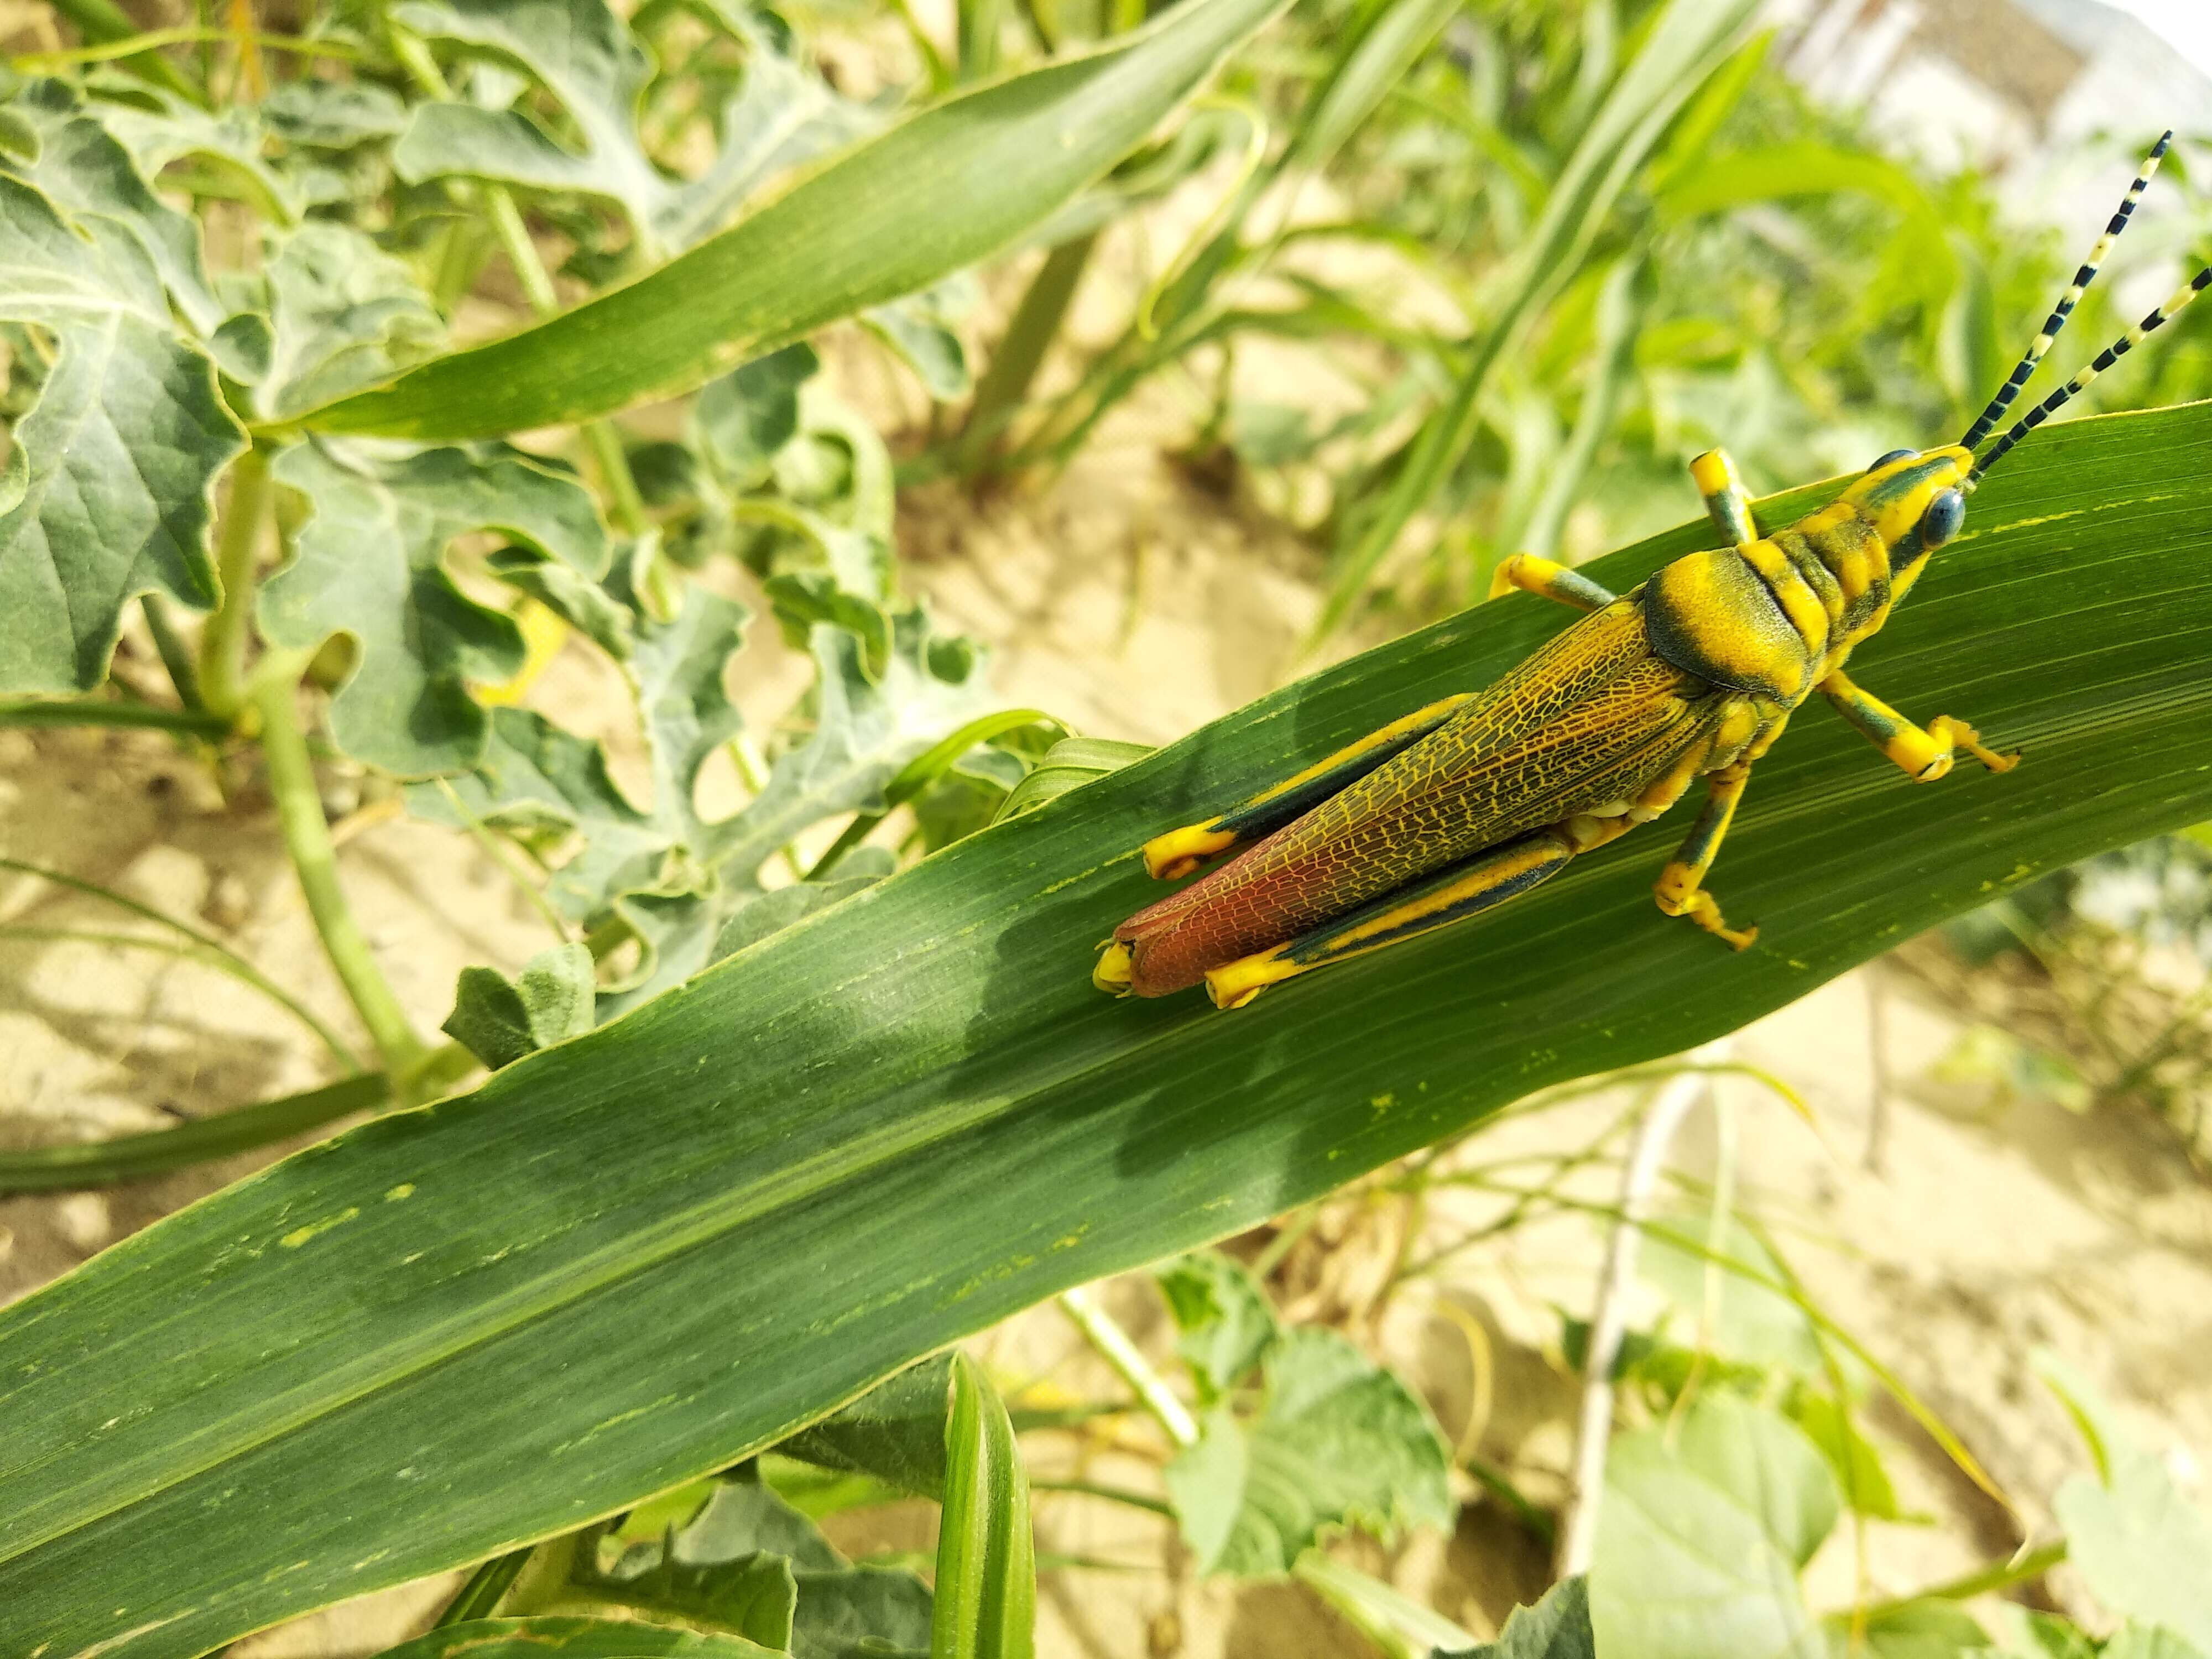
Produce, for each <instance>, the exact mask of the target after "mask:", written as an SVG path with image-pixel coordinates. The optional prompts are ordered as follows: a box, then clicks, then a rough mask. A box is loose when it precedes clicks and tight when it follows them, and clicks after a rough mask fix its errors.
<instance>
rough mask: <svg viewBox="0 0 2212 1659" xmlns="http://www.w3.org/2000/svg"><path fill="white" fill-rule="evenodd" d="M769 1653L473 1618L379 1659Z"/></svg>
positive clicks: (593, 1625)
mask: <svg viewBox="0 0 2212 1659" xmlns="http://www.w3.org/2000/svg"><path fill="white" fill-rule="evenodd" d="M773 1652H774V1650H772V1649H769V1648H764V1647H763V1646H761V1645H760V1644H758V1643H757V1642H748V1641H746V1640H744V1638H740V1637H735V1636H726V1635H709V1634H708V1633H706V1632H701V1631H689V1630H678V1629H676V1628H675V1627H674V1626H668V1625H648V1624H641V1623H640V1622H639V1621H637V1620H632V1619H621V1620H616V1619H577V1618H573V1617H569V1616H568V1615H540V1616H539V1617H537V1618H534V1619H476V1620H469V1621H468V1622H466V1623H465V1624H459V1625H447V1626H444V1627H443V1628H442V1629H439V1630H434V1631H432V1632H430V1633H429V1634H428V1635H427V1636H418V1637H416V1638H415V1639H414V1640H413V1641H411V1642H403V1643H402V1644H400V1645H399V1646H398V1647H396V1648H386V1650H384V1652H383V1653H382V1654H381V1655H380V1659H538V1656H557V1659H770V1656H772V1654H773Z"/></svg>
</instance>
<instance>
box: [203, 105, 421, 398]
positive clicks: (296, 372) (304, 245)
mask: <svg viewBox="0 0 2212 1659" xmlns="http://www.w3.org/2000/svg"><path fill="white" fill-rule="evenodd" d="M295 84H296V83H295ZM262 264H263V270H264V272H265V273H266V275H265V283H266V290H267V291H266V300H267V303H266V306H265V307H264V309H265V310H266V311H267V313H268V323H267V327H268V329H269V331H270V346H269V361H268V367H267V369H266V371H265V372H264V374H262V375H261V376H260V378H259V384H258V386H256V387H255V388H254V393H255V403H254V408H255V412H256V413H257V414H258V415H260V416H263V417H264V418H267V417H270V416H279V415H289V414H293V413H295V412H296V411H298V410H302V409H309V408H313V406H314V405H315V404H319V403H325V402H328V401H329V400H330V399H331V398H335V397H338V396H340V395H342V394H343V393H345V392H351V391H353V390H354V389H355V388H356V387H358V386H368V385H370V384H373V383H374V382H375V381H378V380H385V379H387V378H389V377H390V376H391V375H392V373H393V372H394V371H395V370H398V369H399V368H404V367H405V366H406V365H407V364H409V363H410V362H416V361H417V360H419V359H421V358H422V357H424V356H428V355H429V354H430V353H432V352H434V351H435V350H436V349H438V348H439V346H440V345H441V344H442V343H443V342H444V339H445V332H446V325H445V322H444V320H443V319H441V317H440V316H439V315H438V312H437V308H436V307H434V306H433V305H432V304H431V303H430V300H429V296H428V295H425V294H424V293H423V292H422V289H420V288H419V287H417V286H416V282H415V276H414V273H413V271H412V270H410V269H409V268H408V266H407V265H406V264H404V262H403V261H401V260H399V259H397V258H393V257H392V255H391V254H388V253H386V252H384V251H383V250H382V249H381V248H380V247H378V246H377V245H376V244H375V243H374V241H372V240H369V238H368V236H367V235H365V234H362V232H360V231H358V230H356V229H355V228H352V227H351V226H350V225H342V224H338V223H337V222H334V221H331V220H328V219H317V220H313V221H310V222H308V223H307V224H304V225H302V226H301V227H300V228H299V229H297V230H295V231H294V232H292V233H291V234H289V235H286V236H283V237H279V238H272V239H270V244H269V246H266V247H265V248H264V252H263V256H262ZM237 321H238V319H233V324H232V326H235V325H236V323H237Z"/></svg>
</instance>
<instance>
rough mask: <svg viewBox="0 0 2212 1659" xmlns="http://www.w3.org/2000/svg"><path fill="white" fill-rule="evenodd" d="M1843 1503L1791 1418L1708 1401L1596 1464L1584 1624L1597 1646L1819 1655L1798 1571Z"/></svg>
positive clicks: (1738, 1656) (1711, 1657)
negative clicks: (1597, 1492)
mask: <svg viewBox="0 0 2212 1659" xmlns="http://www.w3.org/2000/svg"><path fill="white" fill-rule="evenodd" d="M1841 1506H1842V1499H1841V1498H1840V1497H1839V1496H1838V1492H1837V1491H1836V1480H1835V1476H1834V1475H1833V1474H1831V1473H1830V1472H1829V1469H1828V1465H1827V1463H1826V1460H1825V1459H1823V1458H1822V1457H1821V1455H1820V1450H1819V1449H1818V1448H1817V1447H1815V1446H1814V1444H1813V1443H1812V1442H1811V1441H1809V1440H1808V1439H1807V1438H1806V1437H1805V1436H1804V1434H1803V1432H1802V1431H1800V1430H1799V1429H1798V1428H1797V1426H1796V1425H1795V1424H1793V1423H1791V1422H1790V1420H1789V1419H1786V1418H1784V1417H1782V1416H1780V1415H1778V1413H1773V1412H1771V1411H1768V1410H1765V1408H1763V1407H1759V1406H1755V1405H1753V1404H1752V1403H1750V1402H1749V1401H1744V1400H1741V1399H1738V1398H1736V1397H1735V1396H1733V1395H1725V1394H1708V1395H1705V1396H1704V1397H1702V1398H1701V1399H1699V1401H1698V1402H1697V1403H1696V1404H1695V1405H1693V1406H1692V1407H1690V1409H1689V1411H1688V1412H1687V1413H1686V1414H1684V1416H1683V1417H1682V1418H1681V1419H1680V1424H1679V1425H1678V1428H1677V1431H1675V1432H1674V1434H1671V1435H1670V1434H1669V1433H1668V1431H1665V1430H1662V1429H1647V1430H1644V1431H1639V1432H1638V1433H1634V1434H1627V1435H1623V1436H1621V1437H1619V1438H1617V1439H1616V1440H1614V1442H1613V1445H1612V1448H1611V1449H1610V1450H1609V1452H1608V1453H1607V1458H1606V1480H1605V1495H1604V1502H1603V1507H1602V1508H1601V1510H1600V1511H1599V1516H1598V1538H1597V1551H1596V1555H1595V1560H1594V1562H1593V1565H1592V1566H1591V1568H1590V1575H1589V1583H1590V1620H1591V1624H1592V1626H1593V1627H1594V1628H1595V1631H1596V1632H1597V1639H1598V1643H1599V1645H1600V1646H1601V1647H1602V1648H1604V1649H1605V1650H1607V1651H1608V1652H1616V1653H1635V1654H1639V1655H1648V1656H1650V1659H1677V1656H1679V1659H1693V1656H1694V1659H1776V1656H1781V1655H1790V1656H1804V1659H1810V1656H1813V1655H1815V1654H1817V1653H1819V1652H1820V1636H1819V1632H1818V1631H1817V1629H1816V1628H1815V1626H1814V1623H1813V1620H1812V1617H1811V1615H1810V1614H1809V1613H1807V1612H1806V1610H1805V1604H1804V1600H1803V1598H1802V1595H1800V1594H1799V1591H1798V1588H1797V1570H1798V1569H1799V1568H1800V1567H1802V1565H1804V1564H1805V1563H1806V1561H1808V1560H1809V1559H1811V1557H1812V1553H1813V1552H1814V1549H1815V1548H1817V1547H1819V1545H1820V1541H1821V1540H1822V1539H1824V1538H1826V1536H1827V1535H1828V1533H1829V1531H1830V1530H1831V1529H1832V1528H1833V1527H1834V1525H1835V1523H1836V1517H1837V1516H1838V1512H1839V1511H1840V1509H1841Z"/></svg>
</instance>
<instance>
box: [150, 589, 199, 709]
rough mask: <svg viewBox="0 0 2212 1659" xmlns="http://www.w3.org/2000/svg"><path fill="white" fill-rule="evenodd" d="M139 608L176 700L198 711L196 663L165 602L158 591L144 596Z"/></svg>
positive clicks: (197, 672)
mask: <svg viewBox="0 0 2212 1659" xmlns="http://www.w3.org/2000/svg"><path fill="white" fill-rule="evenodd" d="M138 609H139V610H140V611H142V612H143V614H144V616H145V618H146V631H147V632H148V633H149V634H150V635H153V636H154V649H155V650H156V651H158V652H159V653H161V666H162V667H164V668H166V669H167V670H168V671H169V684H171V685H173V686H174V687H175V688H176V692H177V701H178V702H180V703H182V704H184V706H185V708H189V709H191V710H193V711H195V712H197V710H198V709H199V708H201V706H202V705H201V702H200V670H199V665H198V664H197V663H196V662H194V661H193V660H192V653H191V650H190V648H189V647H186V645H185V642H184V641H183V639H182V638H181V637H179V635H178V633H177V622H176V618H175V617H172V616H171V615H170V614H169V604H168V601H167V600H166V599H163V598H162V597H161V595H160V594H159V593H148V594H144V595H143V596H142V597H141V598H140V599H139V601H138Z"/></svg>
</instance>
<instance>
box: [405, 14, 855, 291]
mask: <svg viewBox="0 0 2212 1659" xmlns="http://www.w3.org/2000/svg"><path fill="white" fill-rule="evenodd" d="M394 15H395V16H396V17H397V18H398V21H400V22H401V23H403V24H404V25H405V26H406V27H409V28H410V29H413V30H414V31H415V32H416V33H419V34H424V35H428V36H431V37H433V38H436V39H441V40H451V41H453V42H456V43H457V44H459V45H462V46H467V47H469V48H471V49H472V50H475V51H478V52H491V53H494V54H496V55H497V56H498V57H500V58H505V59H508V60H511V61H513V62H514V63H518V64H521V65H522V66H523V67H524V68H525V69H526V70H529V72H530V74H531V76H532V78H534V79H535V80H536V81H537V82H538V84H539V85H540V86H542V87H544V88H545V90H546V91H547V92H549V93H550V94H552V95H553V96H554V97H555V98H556V99H557V100H560V103H561V106H562V109H563V110H564V111H566V112H567V113H568V118H569V119H570V120H571V121H572V122H574V125H575V128H576V131H577V133H578V135H579V137H580V141H581V149H580V150H577V149H569V148H568V147H566V146H565V145H563V144H562V143H560V142H558V141H557V140H556V139H555V138H554V137H552V136H551V135H550V134H549V133H548V132H547V131H545V130H544V128H543V127H542V126H540V125H538V123H537V122H536V121H534V120H532V118H530V117H529V116H528V115H527V114H526V113H525V112H523V111H521V110H520V109H484V108H481V107H478V106H476V105H473V104H467V103H459V102H450V103H428V104H422V105H420V106H416V110H415V112H414V113H413V116H412V118H410V121H409V124H408V127H407V131H406V132H405V133H404V135H403V136H402V137H401V138H400V140H399V143H398V148H397V149H395V150H394V151H393V153H392V164H393V166H394V167H396V168H397V169H398V173H399V175H400V177H402V178H403V179H409V180H410V181H412V182H418V183H419V182H421V181H422V180H423V179H435V178H442V177H449V176H453V175H456V174H459V175H465V176H467V177H471V178H477V179H493V180H496V181H497V182H499V183H501V184H507V185H523V186H526V187H527V188H530V189H533V190H545V191H574V192H578V193H581V194H584V195H588V196H592V197H598V198H599V199H601V200H603V201H605V202H608V203H610V204H613V205H615V206H616V207H617V208H619V209H620V210H622V211H623V214H624V215H625V216H627V217H628V218H629V221H630V228H631V230H632V232H633V233H634V234H635V235H636V236H637V237H638V238H639V239H640V241H641V251H642V252H643V253H644V255H645V257H647V258H648V259H653V260H658V259H659V258H663V257H665V255H667V254H669V253H671V252H681V251H682V250H683V249H684V248H687V247H689V246H691V245H692V244H693V243H695V242H696V241H697V240H699V239H700V238H701V237H702V236H704V235H706V234H708V233H710V232H712V231H714V230H717V229H719V228H721V226H722V224H723V223H724V222H726V221H727V219H728V218H729V216H730V215H731V214H732V212H734V211H735V210H736V209H737V206H738V203H739V202H740V201H742V200H743V199H744V197H745V196H746V195H747V194H748V193H749V192H750V191H752V190H753V189H755V188H757V186H758V185H760V184H761V183H762V182H763V179H765V178H766V177H767V176H768V175H769V173H770V172H771V171H773V170H775V169H776V168H779V167H787V166H790V165H792V164H793V163H794V162H797V161H804V160H805V159H807V157H808V156H809V155H812V154H815V153H817V152H819V151H821V150H824V149H831V148H834V147H835V146H836V145H838V144H840V143H845V142H847V141H848V140H849V139H850V138H852V137H856V136H858V135H859V134H860V133H861V132H863V131H866V130H867V128H868V127H869V126H870V125H873V123H872V118H870V117H868V116H867V114H866V112H865V111H863V110H861V109H860V108H859V107H858V106H852V105H849V104H848V103H847V102H846V101H845V100H842V99H839V98H838V97H836V94H833V93H831V92H830V90H829V88H827V87H826V86H824V85H823V82H822V81H821V79H820V77H819V76H814V75H811V74H809V73H807V72H806V71H805V70H802V69H800V68H799V66H798V65H796V64H791V63H789V62H787V60H785V59H784V58H782V57H781V55H780V54H779V53H778V52H776V51H775V46H774V44H773V42H772V40H771V39H770V37H769V35H768V33H767V32H766V31H765V30H763V29H762V28H760V27H759V26H758V25H757V23H755V22H753V21H751V20H750V19H749V18H746V17H744V15H743V14H742V13H740V12H738V11H737V10H736V9H733V8H717V9H716V15H718V16H719V17H720V21H722V22H723V23H724V25H725V27H741V28H742V29H743V31H744V40H745V41H746V44H747V46H749V48H750V54H749V57H748V59H747V64H746V76H745V80H744V86H743V88H742V89H741V90H740V91H739V92H738V94H737V95H736V96H735V97H733V98H732V100H730V102H729V103H728V104H727V105H726V106H725V108H724V109H723V111H722V114H721V121H720V129H721V131H720V138H721V145H720V149H719V151H718V153H717V154H716V155H715V156H714V159H713V161H710V162H709V163H708V166H707V167H706V168H705V169H704V170H703V171H702V173H701V175H700V176H699V178H697V179H696V180H692V181H690V182H686V181H684V180H681V179H671V177H669V176H668V174H666V173H664V172H663V171H662V170H661V168H660V167H659V164H658V163H657V162H655V161H654V160H653V156H652V155H651V154H650V153H648V151H647V148H646V144H645V141H644V139H643V138H642V137H641V136H640V134H639V132H638V128H637V117H638V103H639V100H640V99H641V97H642V96H643V94H644V92H645V88H646V86H647V82H649V81H650V80H651V78H652V76H653V60H652V58H651V56H650V55H649V54H648V53H647V52H646V51H645V49H644V48H643V47H642V46H640V45H639V44H638V42H637V41H636V40H634V39H633V38H632V37H631V35H630V33H629V27H628V26H627V25H626V24H625V23H623V21H622V20H621V18H619V17H618V16H617V15H616V14H615V13H614V12H613V11H612V10H611V9H610V8H609V7H608V6H607V5H606V4H605V0H523V3H520V4H518V3H513V0H407V3H404V4H402V5H400V6H398V7H397V8H395V9H394Z"/></svg>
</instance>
